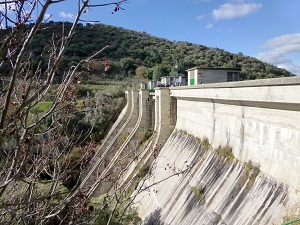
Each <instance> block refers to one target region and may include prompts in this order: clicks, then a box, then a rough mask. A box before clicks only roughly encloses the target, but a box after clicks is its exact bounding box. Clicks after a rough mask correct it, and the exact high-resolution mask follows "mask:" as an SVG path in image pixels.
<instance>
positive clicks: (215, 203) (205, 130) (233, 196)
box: [110, 77, 300, 225]
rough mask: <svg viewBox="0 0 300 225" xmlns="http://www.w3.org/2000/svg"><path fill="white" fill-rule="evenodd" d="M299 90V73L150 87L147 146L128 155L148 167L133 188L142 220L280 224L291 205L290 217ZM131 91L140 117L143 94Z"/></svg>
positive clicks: (297, 161)
mask: <svg viewBox="0 0 300 225" xmlns="http://www.w3.org/2000/svg"><path fill="white" fill-rule="evenodd" d="M140 92H143V93H144V92H145V90H140ZM299 96H300V79H299V77H292V78H278V79H267V80H255V81H245V82H230V83H218V84H202V85H198V86H192V87H191V86H185V87H170V88H156V89H155V93H154V95H153V96H150V99H152V100H154V102H155V103H154V105H155V112H154V114H155V121H154V123H153V124H154V125H153V124H152V127H153V130H154V135H153V136H152V139H151V141H150V142H149V143H148V144H149V145H151V146H150V147H149V146H147V147H144V148H141V149H140V151H142V152H144V153H143V154H141V155H143V158H139V157H137V156H134V157H136V159H138V160H141V161H143V163H142V164H145V165H146V164H148V165H149V168H150V170H149V171H150V172H149V174H148V175H146V177H145V178H144V179H143V180H142V181H141V182H140V183H139V185H138V186H137V188H136V190H135V191H134V193H133V194H132V198H133V199H134V203H135V204H134V206H136V207H137V209H138V212H139V215H140V216H141V218H142V219H143V221H144V224H165V225H167V224H170V225H173V224H174V225H177V224H180V225H181V224H199V225H202V224H203V225H206V224H228V225H229V224H230V225H231V224H249V225H250V224H270V225H271V224H282V223H283V222H284V221H286V220H287V219H286V215H287V214H289V212H290V211H291V210H294V209H295V208H296V213H294V214H293V215H292V216H291V217H290V219H292V218H295V217H297V216H298V217H300V213H299V205H300V194H299V193H300V176H299V175H298V174H299V171H300V154H299V153H300V120H299V118H300V98H299ZM137 98H138V101H139V103H134V104H133V107H139V110H138V112H143V115H142V114H141V113H140V115H139V117H141V118H142V116H145V114H147V111H149V109H147V107H146V106H147V104H148V103H147V104H144V103H145V101H148V100H149V98H148V99H147V100H146V98H142V97H137ZM129 100H130V99H129ZM135 101H136V100H135ZM143 102H144V103H143ZM143 107H146V108H143ZM132 110H133V108H132ZM141 118H139V119H137V120H136V121H137V122H136V126H131V127H132V128H130V130H131V131H132V132H136V131H137V130H138V129H139V128H141V126H145V123H147V122H146V120H144V119H141ZM141 121H143V122H141ZM119 126H121V125H119ZM133 127H134V128H133ZM126 129H127V130H128V128H126V126H125V127H124V130H126ZM112 133H113V132H112ZM110 139H112V138H110ZM131 141H133V142H134V143H137V142H138V138H137V137H136V135H135V134H134V133H132V134H130V135H129V136H128V139H127V140H126V141H125V143H126V146H127V147H126V146H124V149H123V150H122V151H125V150H126V149H127V151H128V149H130V148H132V146H135V144H134V145H132V144H130V143H131ZM130 146H131V147H130ZM155 146H159V151H158V152H159V153H158V152H157V153H156V155H155V157H154V158H153V155H152V156H151V153H146V152H147V150H148V149H156V147H155ZM229 149H230V150H229ZM114 151H118V152H120V149H118V150H117V149H115V150H114ZM120 154H122V153H121V152H120ZM134 157H133V158H134ZM149 159H151V160H149ZM152 161H153V162H152ZM139 163H140V162H137V163H135V165H138V164H139ZM140 165H141V164H140ZM113 167H114V165H112V168H113ZM134 170H135V169H134V168H133V169H130V170H129V171H131V172H132V173H133V171H134ZM124 177H126V179H127V178H128V177H131V175H130V172H127V175H126V176H124ZM126 179H125V178H124V181H123V183H122V185H123V184H124V183H126Z"/></svg>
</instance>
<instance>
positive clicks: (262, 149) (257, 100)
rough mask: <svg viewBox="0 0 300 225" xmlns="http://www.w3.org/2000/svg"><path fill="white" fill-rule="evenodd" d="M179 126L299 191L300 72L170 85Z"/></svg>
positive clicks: (178, 127) (180, 128) (177, 126)
mask: <svg viewBox="0 0 300 225" xmlns="http://www.w3.org/2000/svg"><path fill="white" fill-rule="evenodd" d="M170 92H171V96H172V97H175V98H176V99H177V124H176V128H177V129H179V130H185V131H186V132H187V133H189V134H192V135H194V136H196V137H199V138H203V137H207V138H208V140H209V142H210V143H211V144H212V146H213V147H214V148H217V147H218V146H219V145H220V146H227V145H229V146H230V147H232V149H233V154H234V156H235V157H236V158H237V159H238V160H239V161H241V162H249V161H251V162H252V163H253V164H255V165H256V166H258V167H259V168H260V170H261V171H263V172H264V173H266V174H268V175H270V176H272V177H274V178H275V179H277V180H279V181H281V182H283V183H285V184H287V185H289V186H290V187H292V188H294V189H295V190H297V191H300V176H299V169H300V120H299V118H300V97H299V96H300V79H299V77H292V78H280V79H279V78H278V79H267V80H255V81H244V82H230V83H218V84H203V85H198V86H196V87H195V86H193V87H176V88H171V90H170Z"/></svg>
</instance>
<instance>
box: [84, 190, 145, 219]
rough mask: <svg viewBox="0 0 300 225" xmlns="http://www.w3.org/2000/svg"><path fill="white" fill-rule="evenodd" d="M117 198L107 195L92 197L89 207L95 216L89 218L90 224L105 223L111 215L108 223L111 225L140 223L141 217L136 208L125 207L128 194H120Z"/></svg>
mask: <svg viewBox="0 0 300 225" xmlns="http://www.w3.org/2000/svg"><path fill="white" fill-rule="evenodd" d="M117 199H118V201H116V200H112V199H111V198H110V196H109V195H101V196H100V197H97V198H92V199H91V204H90V206H89V208H91V209H92V210H93V211H94V212H95V214H96V216H95V217H94V218H93V219H92V220H91V224H94V225H106V224H107V222H108V220H109V218H110V216H111V215H112V218H111V222H110V223H109V224H112V225H131V224H140V222H141V218H140V217H139V216H138V213H137V211H136V209H135V208H133V207H129V208H126V207H127V205H126V202H127V200H128V199H129V194H124V195H120V196H118V198H117ZM101 208H105V210H101ZM124 211H125V213H124Z"/></svg>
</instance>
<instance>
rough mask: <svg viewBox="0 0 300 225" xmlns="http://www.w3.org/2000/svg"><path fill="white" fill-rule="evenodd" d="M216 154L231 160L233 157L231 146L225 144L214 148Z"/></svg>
mask: <svg viewBox="0 0 300 225" xmlns="http://www.w3.org/2000/svg"><path fill="white" fill-rule="evenodd" d="M216 154H217V155H218V156H221V157H224V158H227V159H228V160H233V159H234V158H235V157H234V155H233V153H232V148H231V147H230V146H229V145H226V146H224V147H222V146H221V145H219V147H218V148H217V150H216Z"/></svg>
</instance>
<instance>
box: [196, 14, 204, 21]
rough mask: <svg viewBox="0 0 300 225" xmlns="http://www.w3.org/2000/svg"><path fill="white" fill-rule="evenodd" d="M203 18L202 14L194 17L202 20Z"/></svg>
mask: <svg viewBox="0 0 300 225" xmlns="http://www.w3.org/2000/svg"><path fill="white" fill-rule="evenodd" d="M204 18H205V16H203V15H200V16H197V17H196V19H197V20H202V19H204Z"/></svg>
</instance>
